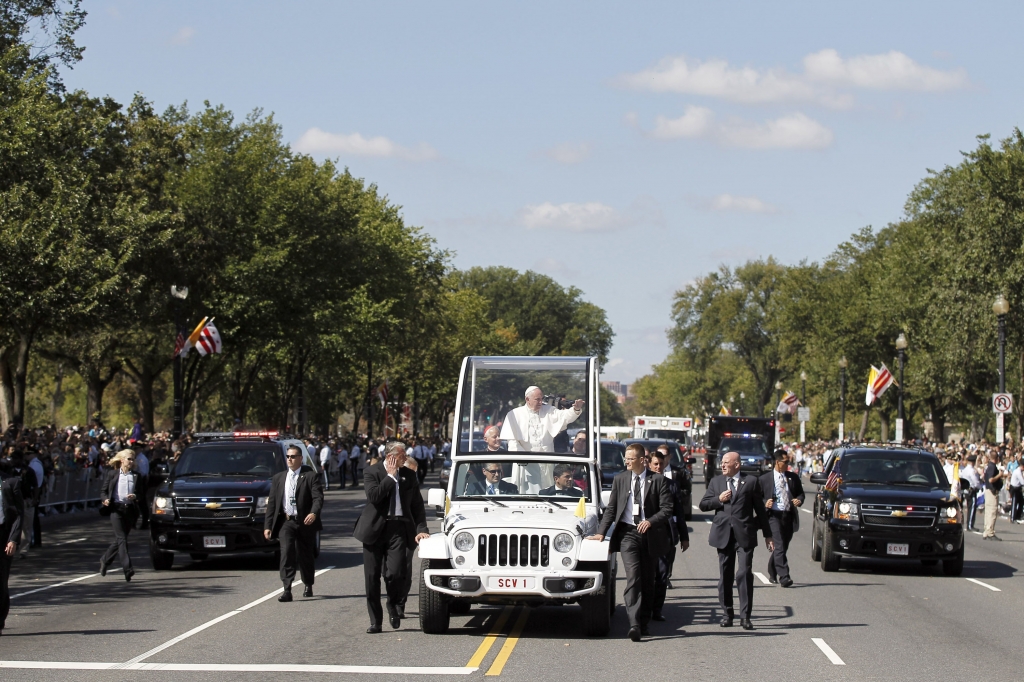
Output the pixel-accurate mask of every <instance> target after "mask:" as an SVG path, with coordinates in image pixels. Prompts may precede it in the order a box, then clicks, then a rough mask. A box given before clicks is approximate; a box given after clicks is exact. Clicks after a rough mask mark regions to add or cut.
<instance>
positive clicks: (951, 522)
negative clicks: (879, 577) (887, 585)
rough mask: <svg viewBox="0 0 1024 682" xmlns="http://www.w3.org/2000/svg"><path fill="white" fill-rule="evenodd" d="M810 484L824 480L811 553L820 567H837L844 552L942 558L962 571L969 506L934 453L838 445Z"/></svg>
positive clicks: (945, 567) (946, 566)
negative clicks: (964, 505) (954, 489)
mask: <svg viewBox="0 0 1024 682" xmlns="http://www.w3.org/2000/svg"><path fill="white" fill-rule="evenodd" d="M811 483H816V484H818V492H817V494H816V495H815V498H814V527H813V529H812V530H811V559H812V560H813V561H820V562H821V568H822V570H824V571H836V570H838V569H839V564H840V561H841V560H842V559H843V558H850V559H854V558H867V559H876V560H879V559H881V560H907V559H915V560H920V561H921V563H922V564H924V565H925V566H935V565H936V564H938V563H939V562H940V561H941V562H942V572H943V573H944V574H945V575H949V576H957V575H960V574H961V573H962V572H963V570H964V526H963V512H962V510H961V507H960V502H959V500H957V499H956V498H955V497H953V496H952V493H951V487H952V486H951V485H950V481H949V480H947V478H946V473H945V472H944V471H943V470H942V465H941V464H940V463H939V460H938V458H937V457H936V456H935V455H933V454H932V453H930V452H924V451H922V450H907V449H904V448H892V447H866V446H860V447H846V448H838V449H836V450H833V451H832V452H831V453H829V455H828V458H827V459H826V461H825V468H824V471H821V472H818V473H814V474H811Z"/></svg>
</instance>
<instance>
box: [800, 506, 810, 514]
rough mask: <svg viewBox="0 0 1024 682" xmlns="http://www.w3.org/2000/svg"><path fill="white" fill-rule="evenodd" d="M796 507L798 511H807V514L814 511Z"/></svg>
mask: <svg viewBox="0 0 1024 682" xmlns="http://www.w3.org/2000/svg"><path fill="white" fill-rule="evenodd" d="M797 508H798V509H799V510H800V511H802V512H807V513H808V514H813V513H814V512H812V511H811V510H810V509H804V508H803V507H797Z"/></svg>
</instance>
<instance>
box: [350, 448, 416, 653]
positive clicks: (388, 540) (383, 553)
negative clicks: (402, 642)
mask: <svg viewBox="0 0 1024 682" xmlns="http://www.w3.org/2000/svg"><path fill="white" fill-rule="evenodd" d="M405 460H406V454H405V445H403V444H402V443H401V442H400V441H394V442H391V443H389V444H388V447H387V454H386V456H385V458H384V460H383V461H381V462H377V463H376V464H374V465H373V466H371V467H369V468H368V469H367V470H366V472H365V474H364V475H363V488H364V489H365V491H366V502H367V504H366V506H365V507H363V513H362V514H360V515H359V520H358V521H356V527H355V532H354V533H353V535H354V536H355V538H356V540H359V541H360V542H362V543H363V577H364V578H365V580H366V610H367V611H368V612H369V614H370V627H368V628H367V629H366V632H367V634H374V633H378V632H380V631H381V621H382V620H383V618H384V613H383V610H382V609H381V606H380V579H381V577H382V576H383V578H384V586H385V588H386V589H387V593H388V621H389V622H390V624H391V627H393V628H395V629H396V630H397V629H398V627H399V626H400V625H401V624H402V621H401V618H402V616H403V615H405V614H404V609H400V608H399V604H400V603H404V599H403V597H405V596H407V595H404V594H403V590H404V589H406V584H407V583H406V581H405V571H406V561H407V554H406V552H407V551H408V550H409V549H411V548H412V547H413V546H414V545H416V544H419V542H420V540H423V539H424V538H428V537H430V533H429V531H428V530H427V515H426V512H424V510H423V496H422V495H421V494H420V489H419V481H418V479H417V477H416V472H414V471H412V470H411V469H407V468H406V467H405V466H403V465H404V464H405Z"/></svg>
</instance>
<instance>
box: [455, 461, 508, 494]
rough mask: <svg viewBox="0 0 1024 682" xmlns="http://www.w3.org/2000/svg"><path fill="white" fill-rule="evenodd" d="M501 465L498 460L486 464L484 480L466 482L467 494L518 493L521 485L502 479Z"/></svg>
mask: <svg viewBox="0 0 1024 682" xmlns="http://www.w3.org/2000/svg"><path fill="white" fill-rule="evenodd" d="M501 474H502V470H501V465H500V464H498V463H497V462H494V463H489V464H485V465H484V481H483V482H482V483H481V482H480V481H476V480H473V481H470V482H469V483H467V484H466V494H467V495H518V494H519V486H517V485H515V484H514V483H509V482H508V481H503V480H501Z"/></svg>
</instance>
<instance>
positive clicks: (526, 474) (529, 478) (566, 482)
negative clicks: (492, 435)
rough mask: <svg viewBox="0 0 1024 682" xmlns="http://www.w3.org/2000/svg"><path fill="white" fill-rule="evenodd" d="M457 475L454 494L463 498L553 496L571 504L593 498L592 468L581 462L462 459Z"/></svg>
mask: <svg viewBox="0 0 1024 682" xmlns="http://www.w3.org/2000/svg"><path fill="white" fill-rule="evenodd" d="M454 476H455V485H454V486H452V494H453V497H454V498H455V499H460V500H471V499H474V498H481V499H490V498H496V499H499V500H502V501H506V502H507V501H508V500H516V499H522V500H524V501H529V500H536V499H537V498H543V499H545V500H546V499H549V498H550V499H552V500H555V501H556V502H566V503H570V504H572V503H575V502H576V501H577V500H579V499H580V498H583V499H585V500H587V501H590V499H591V498H590V467H589V465H587V464H579V463H578V462H539V461H535V460H526V459H522V460H515V461H507V460H506V461H501V462H459V463H458V465H457V466H456V467H455V472H454Z"/></svg>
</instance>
